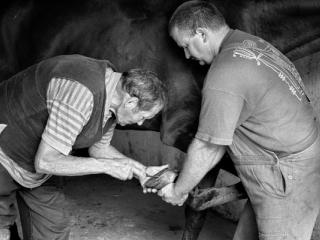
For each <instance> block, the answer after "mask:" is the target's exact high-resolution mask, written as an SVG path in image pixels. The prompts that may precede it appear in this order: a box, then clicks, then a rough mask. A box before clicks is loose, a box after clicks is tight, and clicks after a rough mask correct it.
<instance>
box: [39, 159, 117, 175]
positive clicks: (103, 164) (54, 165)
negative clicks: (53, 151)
mask: <svg viewBox="0 0 320 240" xmlns="http://www.w3.org/2000/svg"><path fill="white" fill-rule="evenodd" d="M117 167H119V164H116V162H115V160H112V159H96V158H92V157H90V158H86V157H75V156H70V155H68V156H65V155H63V154H61V155H60V156H57V157H56V158H55V159H48V158H45V159H43V160H42V161H39V163H38V164H37V165H36V169H37V171H38V172H39V171H40V172H42V173H46V174H53V175H63V176H80V175H88V174H99V173H106V174H110V173H112V172H114V171H115V170H116V168H117Z"/></svg>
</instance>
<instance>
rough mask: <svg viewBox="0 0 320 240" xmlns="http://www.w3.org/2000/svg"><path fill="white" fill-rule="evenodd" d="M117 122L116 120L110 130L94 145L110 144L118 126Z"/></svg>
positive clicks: (98, 146) (99, 146)
mask: <svg viewBox="0 0 320 240" xmlns="http://www.w3.org/2000/svg"><path fill="white" fill-rule="evenodd" d="M116 125H117V122H116V121H114V122H113V123H112V125H111V126H110V128H109V129H108V131H107V132H106V133H105V134H104V135H103V136H102V138H101V139H100V141H99V142H96V143H95V144H94V145H95V147H97V148H101V147H103V146H108V145H110V142H111V139H112V137H113V133H114V129H115V128H116Z"/></svg>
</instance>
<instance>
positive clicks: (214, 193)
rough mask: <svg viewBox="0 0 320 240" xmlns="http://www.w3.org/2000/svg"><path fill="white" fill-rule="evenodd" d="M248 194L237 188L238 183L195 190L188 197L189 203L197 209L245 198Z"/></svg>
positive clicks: (200, 209)
mask: <svg viewBox="0 0 320 240" xmlns="http://www.w3.org/2000/svg"><path fill="white" fill-rule="evenodd" d="M244 198H246V194H245V193H244V192H242V191H240V190H238V189H237V187H236V185H232V186H228V187H221V188H215V187H213V188H207V189H196V190H194V191H193V192H192V193H191V194H190V197H189V199H188V204H189V206H191V207H192V208H193V209H195V210H197V211H202V210H205V209H207V208H211V207H215V206H218V205H221V204H224V203H227V202H231V201H234V200H239V199H244Z"/></svg>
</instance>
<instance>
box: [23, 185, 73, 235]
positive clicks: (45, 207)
mask: <svg viewBox="0 0 320 240" xmlns="http://www.w3.org/2000/svg"><path fill="white" fill-rule="evenodd" d="M17 202H18V206H19V210H20V214H21V225H22V230H23V237H24V239H25V240H31V239H32V240H33V239H56V240H66V239H68V238H69V233H70V226H69V225H70V224H69V218H68V217H67V214H66V213H65V211H64V204H65V200H64V195H63V193H62V192H61V190H60V189H58V188H56V187H55V186H41V187H38V188H35V189H23V190H22V191H20V192H19V195H18V196H17Z"/></svg>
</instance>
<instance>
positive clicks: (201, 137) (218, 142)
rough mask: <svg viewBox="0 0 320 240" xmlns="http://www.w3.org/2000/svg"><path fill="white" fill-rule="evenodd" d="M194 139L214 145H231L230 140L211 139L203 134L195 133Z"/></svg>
mask: <svg viewBox="0 0 320 240" xmlns="http://www.w3.org/2000/svg"><path fill="white" fill-rule="evenodd" d="M195 138H197V139H199V140H202V141H205V142H209V143H212V144H216V145H231V144H232V139H228V138H217V137H212V136H210V135H208V134H205V133H197V134H196V135H195Z"/></svg>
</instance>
